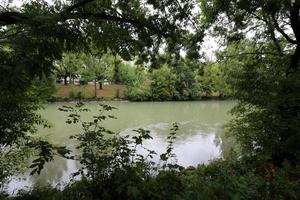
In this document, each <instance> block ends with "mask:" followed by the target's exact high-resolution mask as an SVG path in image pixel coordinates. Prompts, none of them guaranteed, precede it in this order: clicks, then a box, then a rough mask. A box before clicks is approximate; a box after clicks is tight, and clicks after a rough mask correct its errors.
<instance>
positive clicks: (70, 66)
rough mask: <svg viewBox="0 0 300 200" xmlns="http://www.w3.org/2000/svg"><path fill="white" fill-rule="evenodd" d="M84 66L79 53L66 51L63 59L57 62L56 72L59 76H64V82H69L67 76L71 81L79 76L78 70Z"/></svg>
mask: <svg viewBox="0 0 300 200" xmlns="http://www.w3.org/2000/svg"><path fill="white" fill-rule="evenodd" d="M81 67H82V63H81V62H80V59H79V58H78V54H75V53H64V54H63V57H62V60H61V61H57V62H56V68H55V70H56V74H57V78H58V79H60V78H63V79H64V84H65V85H66V84H68V82H67V78H69V79H70V83H71V81H72V80H73V81H74V78H77V76H78V70H79V69H80V68H81Z"/></svg>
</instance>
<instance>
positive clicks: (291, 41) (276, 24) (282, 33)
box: [272, 14, 297, 44]
mask: <svg viewBox="0 0 300 200" xmlns="http://www.w3.org/2000/svg"><path fill="white" fill-rule="evenodd" d="M272 21H273V24H274V27H275V29H276V30H277V31H278V32H279V33H280V34H281V35H282V36H283V37H284V38H285V39H286V40H287V41H288V42H290V43H292V44H297V41H296V40H293V39H292V38H291V37H290V36H289V35H288V34H286V32H284V30H283V29H282V28H281V27H280V26H279V24H278V22H277V20H276V18H275V15H274V14H273V15H272Z"/></svg>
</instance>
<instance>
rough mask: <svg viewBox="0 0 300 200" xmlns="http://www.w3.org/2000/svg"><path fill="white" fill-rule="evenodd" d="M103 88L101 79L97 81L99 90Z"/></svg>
mask: <svg viewBox="0 0 300 200" xmlns="http://www.w3.org/2000/svg"><path fill="white" fill-rule="evenodd" d="M102 89H103V85H102V81H99V90H102Z"/></svg>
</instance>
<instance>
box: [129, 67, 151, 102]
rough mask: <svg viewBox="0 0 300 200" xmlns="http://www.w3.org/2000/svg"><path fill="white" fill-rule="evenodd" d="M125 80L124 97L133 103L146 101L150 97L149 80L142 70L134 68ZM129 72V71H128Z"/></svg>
mask: <svg viewBox="0 0 300 200" xmlns="http://www.w3.org/2000/svg"><path fill="white" fill-rule="evenodd" d="M132 70H133V72H132V71H131V73H130V76H128V79H127V80H126V82H125V83H126V96H127V98H128V99H130V100H133V101H147V100H150V97H151V88H150V80H149V78H148V77H147V72H146V71H145V69H144V68H141V67H135V68H133V69H132ZM129 72H130V71H129Z"/></svg>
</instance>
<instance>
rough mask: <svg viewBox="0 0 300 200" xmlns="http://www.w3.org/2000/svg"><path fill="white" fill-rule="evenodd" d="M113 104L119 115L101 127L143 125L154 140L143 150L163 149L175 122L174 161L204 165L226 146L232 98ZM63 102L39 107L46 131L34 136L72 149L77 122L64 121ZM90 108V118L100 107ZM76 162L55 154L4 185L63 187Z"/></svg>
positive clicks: (10, 188)
mask: <svg viewBox="0 0 300 200" xmlns="http://www.w3.org/2000/svg"><path fill="white" fill-rule="evenodd" d="M107 104H109V105H112V106H114V107H116V108H117V110H115V111H113V112H112V114H114V115H115V116H116V117H117V118H118V119H117V120H114V119H111V120H109V121H106V122H105V123H104V125H105V127H107V128H109V129H111V130H113V131H116V132H120V133H121V134H131V133H132V129H137V128H144V129H148V130H150V131H151V134H152V137H153V140H149V141H147V142H146V143H145V146H146V147H147V148H150V149H153V150H155V151H156V152H157V153H158V154H160V153H163V152H164V151H165V148H166V145H167V143H166V138H167V135H168V133H169V129H170V128H171V126H172V123H173V122H178V123H179V128H180V130H179V131H178V135H177V139H176V141H175V143H174V147H175V149H174V152H175V153H176V155H177V159H178V164H180V165H182V166H185V167H187V166H196V165H197V164H203V163H208V162H209V161H210V160H212V159H215V158H219V157H221V156H222V152H224V151H225V149H226V142H225V141H224V137H223V128H222V127H223V126H224V124H226V123H227V122H228V121H229V120H230V115H229V113H228V111H229V110H230V109H231V108H232V107H233V106H234V104H235V102H234V101H213V100H211V101H191V102H142V103H140V102H109V103H107ZM62 105H64V104H62V103H56V104H49V105H47V106H46V108H45V110H42V111H41V114H42V116H43V117H44V118H45V119H47V120H48V121H49V122H50V123H51V124H52V126H53V127H52V128H50V129H40V130H39V131H38V135H39V136H40V137H42V138H44V139H47V140H48V141H50V142H51V143H53V144H56V145H65V146H67V147H68V148H70V149H73V150H74V149H75V145H76V144H75V142H74V141H72V140H70V139H69V137H70V136H71V135H74V134H78V133H80V132H81V129H80V126H79V125H68V124H66V123H65V121H66V117H67V114H66V113H64V112H61V111H58V108H59V107H61V106H62ZM86 106H87V107H88V108H89V109H90V110H91V112H90V113H85V114H84V115H85V116H84V118H85V119H89V118H90V116H93V115H95V114H96V113H97V110H99V106H98V104H97V103H86ZM78 167H79V164H78V163H77V162H75V161H72V160H66V159H62V158H55V159H54V161H53V162H51V163H48V164H46V166H45V168H44V169H43V171H42V173H41V174H40V175H35V176H29V175H28V172H27V173H25V174H23V175H20V176H18V177H14V178H13V179H12V180H11V181H10V183H9V184H8V191H9V193H11V194H14V193H16V191H17V190H18V189H20V188H22V189H27V188H28V187H32V186H33V185H39V186H42V185H46V184H49V185H53V186H57V187H63V185H64V184H66V183H67V182H68V181H69V180H70V175H71V174H72V173H73V172H75V171H76V170H77V169H78Z"/></svg>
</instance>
